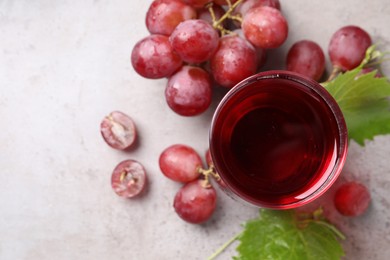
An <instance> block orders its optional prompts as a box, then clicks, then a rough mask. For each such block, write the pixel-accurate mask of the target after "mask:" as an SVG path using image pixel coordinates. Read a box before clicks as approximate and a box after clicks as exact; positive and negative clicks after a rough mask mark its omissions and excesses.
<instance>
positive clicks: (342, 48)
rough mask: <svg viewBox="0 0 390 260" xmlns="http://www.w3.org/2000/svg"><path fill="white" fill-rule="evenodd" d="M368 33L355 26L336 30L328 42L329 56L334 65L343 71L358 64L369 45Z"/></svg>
mask: <svg viewBox="0 0 390 260" xmlns="http://www.w3.org/2000/svg"><path fill="white" fill-rule="evenodd" d="M371 44H372V43H371V38H370V35H368V33H367V32H366V31H364V30H363V29H362V28H360V27H357V26H353V25H350V26H345V27H342V28H340V29H339V30H338V31H336V32H335V33H334V34H333V36H332V38H331V40H330V43H329V49H328V51H329V57H330V60H331V62H332V64H333V66H334V67H337V68H339V69H341V70H343V71H346V70H352V69H354V68H356V67H357V66H359V64H360V63H361V62H362V60H363V59H364V56H365V53H366V50H367V48H368V47H370V45H371Z"/></svg>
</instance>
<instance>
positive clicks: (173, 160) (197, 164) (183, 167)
mask: <svg viewBox="0 0 390 260" xmlns="http://www.w3.org/2000/svg"><path fill="white" fill-rule="evenodd" d="M159 166H160V169H161V172H162V173H163V174H164V175H165V176H166V177H167V178H169V179H171V180H173V181H177V182H183V183H187V182H190V181H193V180H196V179H197V178H199V176H200V173H199V171H198V169H200V168H201V167H202V159H201V158H200V156H199V154H198V153H197V152H196V151H195V150H194V149H193V148H192V147H190V146H187V145H183V144H175V145H171V146H169V147H168V148H166V149H165V150H164V151H163V152H162V153H161V155H160V158H159Z"/></svg>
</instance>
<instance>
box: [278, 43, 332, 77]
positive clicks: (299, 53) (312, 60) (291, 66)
mask: <svg viewBox="0 0 390 260" xmlns="http://www.w3.org/2000/svg"><path fill="white" fill-rule="evenodd" d="M286 63H287V70H289V71H293V72H297V73H300V74H302V75H305V76H307V77H309V78H311V79H314V80H316V81H318V80H319V79H320V78H321V76H322V74H323V73H324V70H325V55H324V52H323V51H322V49H321V47H320V46H319V45H318V44H317V43H315V42H313V41H309V40H302V41H298V42H296V43H295V44H294V45H293V46H291V48H290V50H289V52H288V54H287V62H286Z"/></svg>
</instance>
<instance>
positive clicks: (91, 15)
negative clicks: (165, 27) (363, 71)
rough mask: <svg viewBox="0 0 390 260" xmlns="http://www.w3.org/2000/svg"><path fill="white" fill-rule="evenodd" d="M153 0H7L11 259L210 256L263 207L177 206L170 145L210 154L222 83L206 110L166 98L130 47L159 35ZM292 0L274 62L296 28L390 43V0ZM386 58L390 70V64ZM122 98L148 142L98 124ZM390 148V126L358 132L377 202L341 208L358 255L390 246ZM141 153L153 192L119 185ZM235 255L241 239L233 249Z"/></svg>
mask: <svg viewBox="0 0 390 260" xmlns="http://www.w3.org/2000/svg"><path fill="white" fill-rule="evenodd" d="M150 3H151V0H148V1H141V0H131V1H122V0H111V1H108V0H94V1H92V0H86V1H66V0H64V1H44V0H36V1H28V0H19V1H12V0H1V1H0V35H1V40H0V119H1V131H0V147H1V152H0V169H1V170H0V210H1V217H0V259H2V260H3V259H4V260H8V259H10V260H14V259H57V260H62V259H205V258H206V257H207V256H208V255H210V254H211V253H212V252H213V251H214V250H215V249H216V248H218V247H219V246H220V245H222V244H223V243H224V242H225V241H227V240H228V239H229V238H230V237H232V236H233V235H234V234H236V233H237V232H238V231H239V230H240V223H242V222H243V221H245V220H246V219H248V218H252V217H255V216H256V215H257V209H255V208H252V207H248V206H247V205H242V204H240V203H238V202H235V201H232V200H231V199H230V198H228V197H227V196H225V195H224V194H222V193H221V192H219V195H220V196H219V203H218V208H217V212H216V214H215V216H214V217H213V218H212V220H211V221H209V222H208V223H206V224H204V225H201V226H197V225H190V224H187V223H184V222H183V221H181V220H180V219H179V218H178V217H177V216H176V214H175V213H174V211H173V208H172V202H173V197H174V194H175V193H176V190H177V189H178V188H179V186H180V185H178V184H177V183H173V182H171V181H170V180H167V179H166V178H164V176H163V175H162V174H161V173H160V170H159V168H158V156H159V154H160V152H161V151H162V150H163V149H164V148H165V147H167V146H168V145H171V144H174V143H184V144H188V145H191V146H193V147H194V148H196V149H197V150H198V151H199V152H200V153H202V154H203V153H204V151H205V150H206V149H207V147H208V127H209V123H210V119H211V116H212V111H213V109H214V108H215V106H216V104H217V102H218V99H219V98H220V97H221V95H222V93H217V94H216V95H215V100H214V103H213V107H212V108H211V109H209V110H208V111H207V112H206V113H205V114H203V115H201V116H198V117H194V118H184V117H180V116H178V115H176V114H174V113H173V112H171V111H170V109H169V108H168V106H167V105H166V103H165V100H164V96H163V93H164V87H165V82H166V80H147V79H144V78H142V77H140V76H138V75H137V74H136V73H135V72H134V71H133V69H132V67H131V64H130V62H129V55H130V52H131V49H132V47H133V46H134V45H135V43H136V42H137V41H138V40H140V39H141V38H142V37H144V36H146V35H147V30H146V27H145V24H144V17H145V13H146V10H147V8H148V6H149V4H150ZM281 3H282V10H283V12H284V14H285V15H286V17H287V19H288V21H289V26H290V34H289V38H288V41H287V42H286V43H285V44H284V46H283V48H281V49H278V50H274V51H272V52H271V53H270V55H269V59H270V60H271V62H270V63H272V64H269V65H268V67H269V68H276V67H275V66H274V65H273V64H277V63H278V62H283V60H284V57H285V55H286V52H287V50H288V48H289V47H290V46H291V45H292V43H293V42H294V41H296V40H300V39H304V38H308V39H312V40H314V41H316V42H318V43H319V44H320V45H321V46H322V47H323V48H324V50H326V49H327V44H328V41H329V38H330V37H331V35H332V33H333V32H334V31H336V30H337V29H338V28H340V27H341V26H344V25H348V24H355V25H359V26H361V27H363V28H365V29H366V30H367V31H368V32H370V33H371V34H372V38H373V40H374V41H375V42H378V43H380V45H381V48H382V49H387V50H390V29H389V27H388V26H389V24H390V16H389V13H390V6H389V5H388V2H387V1H385V0H373V1H370V2H367V1H362V0H345V1H336V0H329V1H309V0H295V1H283V0H282V1H281ZM383 68H384V70H383V72H384V73H385V74H387V75H390V66H389V63H388V64H386V65H385V66H384V67H383ZM328 69H329V66H328ZM112 110H122V111H123V112H126V113H128V114H129V115H131V116H132V117H133V119H134V120H135V122H136V124H137V126H138V130H139V137H140V139H139V144H138V146H137V147H136V149H133V150H132V151H130V152H119V151H115V150H113V149H111V148H110V147H108V146H107V145H106V144H105V143H104V142H103V139H102V138H101V136H100V132H99V124H100V121H101V119H102V118H103V117H104V116H105V115H106V114H108V113H109V112H111V111H112ZM389 153H390V136H383V137H378V138H376V139H375V140H374V141H370V142H367V145H366V147H364V148H362V147H360V146H358V145H356V144H355V143H352V144H351V148H350V153H349V156H348V160H347V165H346V167H345V171H344V173H343V178H344V179H357V180H361V181H363V182H365V183H366V184H367V185H368V186H369V188H370V190H371V191H372V197H373V203H372V205H371V207H370V210H369V212H368V213H367V214H366V215H364V216H362V217H360V218H356V219H347V218H342V217H341V216H339V215H337V214H332V216H331V217H332V219H334V220H335V221H336V222H337V223H338V225H339V227H340V229H342V230H343V231H344V232H345V233H346V234H347V235H348V240H346V241H345V245H346V250H347V259H387V258H389V257H390V247H389V246H388V245H389V243H390V199H389V197H390V196H389V195H390V164H389V163H388V162H389V159H388V158H389V156H388V155H389ZM128 158H133V159H136V160H139V161H140V162H142V163H143V164H144V166H145V168H146V170H147V171H148V174H149V180H150V185H149V188H148V190H147V192H146V193H145V194H144V195H143V196H142V197H141V198H139V199H135V200H125V199H122V198H119V197H117V196H116V195H115V194H114V192H113V191H112V190H111V186H110V175H111V171H112V170H113V168H114V167H115V165H116V164H117V163H119V162H120V161H122V160H124V159H128ZM331 192H332V191H331ZM331 192H330V193H329V194H331ZM329 196H330V195H329ZM233 254H234V246H233V247H231V248H230V249H229V250H228V251H226V252H225V253H224V254H223V255H222V256H221V257H220V259H228V258H229V256H231V255H233Z"/></svg>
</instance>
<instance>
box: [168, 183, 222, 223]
mask: <svg viewBox="0 0 390 260" xmlns="http://www.w3.org/2000/svg"><path fill="white" fill-rule="evenodd" d="M216 201H217V193H216V192H215V189H214V188H213V187H212V186H210V187H207V188H204V187H203V186H202V180H195V181H192V182H189V183H187V184H186V185H184V186H183V187H182V188H181V189H180V190H179V191H178V192H177V194H176V196H175V200H174V203H173V207H174V208H175V211H176V213H177V214H178V215H179V216H180V218H182V219H183V220H185V221H187V222H189V223H193V224H199V223H202V222H205V221H206V220H208V219H209V218H210V217H211V215H212V214H213V213H214V210H215V207H216Z"/></svg>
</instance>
